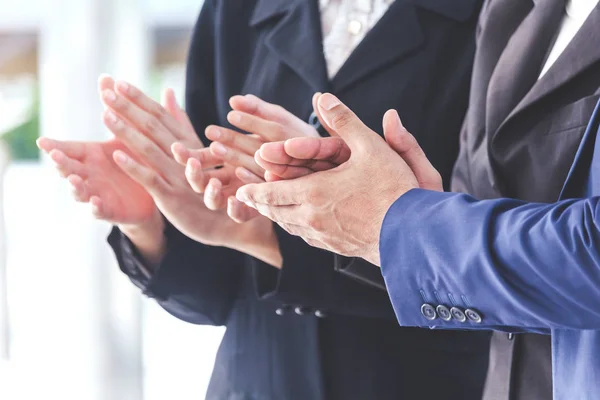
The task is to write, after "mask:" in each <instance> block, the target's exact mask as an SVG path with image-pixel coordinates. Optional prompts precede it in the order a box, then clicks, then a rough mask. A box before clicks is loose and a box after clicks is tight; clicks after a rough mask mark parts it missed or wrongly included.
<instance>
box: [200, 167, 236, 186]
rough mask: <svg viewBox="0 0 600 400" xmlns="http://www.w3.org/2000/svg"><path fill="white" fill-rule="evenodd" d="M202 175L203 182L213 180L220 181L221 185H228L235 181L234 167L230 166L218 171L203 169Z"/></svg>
mask: <svg viewBox="0 0 600 400" xmlns="http://www.w3.org/2000/svg"><path fill="white" fill-rule="evenodd" d="M202 173H203V174H204V180H205V181H208V180H210V179H212V178H215V179H218V180H220V181H221V183H222V184H223V185H229V184H231V183H232V182H233V181H234V180H236V176H235V167H232V166H227V167H224V168H218V169H203V170H202Z"/></svg>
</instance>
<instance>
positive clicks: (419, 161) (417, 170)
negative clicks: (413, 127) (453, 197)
mask: <svg viewBox="0 0 600 400" xmlns="http://www.w3.org/2000/svg"><path fill="white" fill-rule="evenodd" d="M383 131H384V136H385V139H386V141H387V142H388V144H389V145H390V147H391V148H392V149H394V151H395V152H396V153H398V154H399V155H400V157H402V159H403V160H404V161H405V162H406V164H408V166H409V167H410V169H411V170H412V172H413V174H415V176H416V178H417V181H418V182H419V187H420V188H422V189H429V190H437V191H441V190H443V186H442V178H441V176H440V174H439V172H438V171H437V170H436V169H435V168H434V166H433V165H431V162H430V161H429V159H428V158H427V156H426V155H425V152H424V151H423V149H422V148H421V146H419V143H418V142H417V139H415V137H414V136H413V135H411V134H410V133H409V132H408V131H407V130H406V128H405V127H404V126H403V125H402V122H401V121H400V116H399V115H398V112H397V111H395V110H389V111H388V112H386V113H385V115H384V117H383Z"/></svg>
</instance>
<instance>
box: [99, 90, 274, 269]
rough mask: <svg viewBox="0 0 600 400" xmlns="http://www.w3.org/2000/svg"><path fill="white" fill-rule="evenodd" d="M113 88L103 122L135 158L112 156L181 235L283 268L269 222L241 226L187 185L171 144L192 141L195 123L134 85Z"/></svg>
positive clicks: (106, 96)
mask: <svg viewBox="0 0 600 400" xmlns="http://www.w3.org/2000/svg"><path fill="white" fill-rule="evenodd" d="M115 87H116V90H115V91H112V90H104V91H103V92H102V98H103V100H104V102H105V103H106V104H107V105H108V107H109V109H108V110H106V111H105V113H104V123H105V124H106V126H107V127H108V128H109V129H110V130H111V131H112V132H113V134H114V135H115V136H116V137H117V138H118V139H119V140H120V141H121V142H122V143H124V144H125V146H126V147H127V148H128V149H129V150H130V151H131V152H132V154H134V155H135V157H131V156H130V155H128V154H127V153H126V152H123V151H116V152H115V153H114V154H113V159H114V161H115V162H116V164H117V165H118V166H119V167H120V168H121V170H123V172H124V173H125V174H127V175H128V176H129V177H130V178H131V179H133V180H134V181H135V182H137V183H138V184H139V185H141V186H143V187H144V188H145V189H146V191H147V192H148V193H149V194H150V196H152V198H153V199H154V202H155V204H156V206H157V208H158V209H159V210H160V211H161V212H162V214H163V215H164V216H165V217H166V218H167V219H168V220H169V221H170V222H171V223H172V224H173V225H174V226H175V227H176V228H177V229H178V230H179V231H181V232H182V233H183V234H185V235H187V236H189V237H190V238H192V239H194V240H196V241H198V242H201V243H204V244H207V245H213V246H225V247H229V248H233V249H236V250H239V251H243V252H246V253H248V254H250V255H254V256H255V257H258V258H261V259H262V260H263V261H266V262H268V263H271V264H272V265H274V266H280V265H281V255H280V254H279V249H278V246H277V241H276V237H275V235H274V231H273V228H272V223H271V222H270V221H269V220H267V219H265V218H262V217H261V218H256V219H255V220H254V221H252V222H249V223H247V224H244V225H242V226H240V225H238V224H236V223H235V222H234V221H232V220H231V219H230V218H229V217H228V216H227V214H226V213H225V212H224V211H212V210H210V209H208V208H207V207H206V206H205V205H204V200H203V196H202V195H199V194H197V193H196V192H194V191H193V190H192V188H191V187H190V185H188V183H187V181H186V179H185V173H184V167H183V166H182V165H180V164H179V163H178V162H177V161H176V160H174V159H173V158H172V157H171V147H172V145H173V143H174V142H175V141H176V140H177V139H179V140H182V141H186V140H187V141H188V142H189V139H190V138H191V136H192V135H195V133H193V130H192V128H191V124H190V125H189V126H186V125H184V124H181V123H180V122H179V121H177V120H176V119H175V118H173V117H172V116H171V115H170V114H169V113H168V112H166V111H165V110H164V108H163V107H161V106H160V105H159V104H158V103H156V102H154V101H153V100H151V99H150V98H148V97H147V96H145V95H144V94H143V93H142V92H141V91H139V90H138V89H137V88H135V87H133V86H132V85H129V84H126V83H124V82H117V84H116V86H115ZM196 140H198V139H196ZM180 143H181V142H180ZM198 143H199V141H198ZM188 148H189V145H188ZM136 158H137V159H136ZM192 167H193V165H192ZM223 172H225V173H226V172H227V171H226V170H225V169H223V170H214V169H213V170H205V171H202V170H193V168H192V171H191V173H193V174H195V175H199V176H204V175H206V176H208V177H209V178H211V179H223V178H224V176H226V174H225V175H223ZM232 199H234V198H233V197H232Z"/></svg>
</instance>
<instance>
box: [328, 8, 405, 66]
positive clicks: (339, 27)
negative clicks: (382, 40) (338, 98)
mask: <svg viewBox="0 0 600 400" xmlns="http://www.w3.org/2000/svg"><path fill="white" fill-rule="evenodd" d="M393 2H394V0H320V10H321V26H322V29H323V51H324V53H325V61H326V62H327V72H328V75H329V78H333V77H334V76H335V74H337V72H338V71H339V70H340V68H341V67H342V65H344V63H345V62H346V60H347V59H348V57H350V54H352V52H353V51H354V49H355V48H356V47H357V46H358V44H359V43H360V42H361V41H362V40H363V39H364V37H365V36H366V34H367V33H368V32H369V30H371V28H373V27H374V26H375V24H377V22H379V20H380V19H381V17H382V16H383V14H385V12H386V11H387V9H388V7H389V6H390V4H392V3H393Z"/></svg>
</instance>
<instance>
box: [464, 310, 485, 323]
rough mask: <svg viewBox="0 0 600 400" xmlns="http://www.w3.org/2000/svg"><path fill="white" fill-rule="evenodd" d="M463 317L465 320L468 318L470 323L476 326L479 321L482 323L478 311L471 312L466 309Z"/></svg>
mask: <svg viewBox="0 0 600 400" xmlns="http://www.w3.org/2000/svg"><path fill="white" fill-rule="evenodd" d="M465 315H466V316H467V318H469V319H470V320H471V321H473V322H475V323H476V324H480V323H481V321H483V318H482V317H481V314H480V313H479V312H478V311H476V310H473V309H472V308H467V309H466V310H465Z"/></svg>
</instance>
